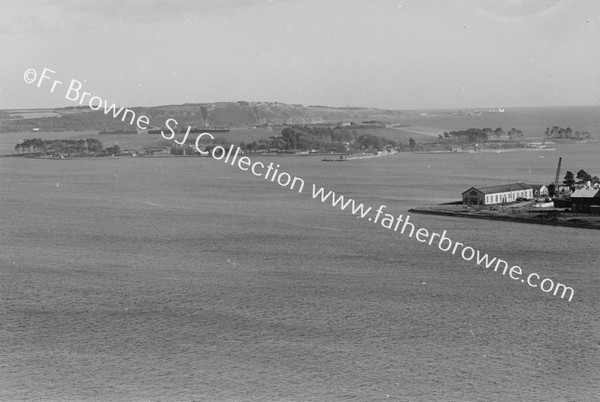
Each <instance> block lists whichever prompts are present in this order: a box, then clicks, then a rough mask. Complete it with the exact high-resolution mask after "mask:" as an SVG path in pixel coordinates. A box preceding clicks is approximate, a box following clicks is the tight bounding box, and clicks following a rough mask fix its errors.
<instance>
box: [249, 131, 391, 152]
mask: <svg viewBox="0 0 600 402" xmlns="http://www.w3.org/2000/svg"><path fill="white" fill-rule="evenodd" d="M397 147H402V144H400V143H399V142H397V141H393V140H389V139H387V138H384V137H380V136H377V135H373V134H368V133H365V134H358V133H357V131H356V130H347V129H340V128H337V127H329V126H306V125H305V126H299V125H296V126H291V127H286V128H284V129H283V130H282V131H281V136H273V137H269V138H266V139H261V140H258V141H253V142H251V143H249V144H246V143H245V142H242V143H240V148H242V149H243V150H245V151H248V152H256V151H261V150H273V149H276V150H278V151H295V150H301V151H310V150H313V149H316V150H320V151H325V152H348V151H353V152H359V151H381V150H384V149H386V148H397Z"/></svg>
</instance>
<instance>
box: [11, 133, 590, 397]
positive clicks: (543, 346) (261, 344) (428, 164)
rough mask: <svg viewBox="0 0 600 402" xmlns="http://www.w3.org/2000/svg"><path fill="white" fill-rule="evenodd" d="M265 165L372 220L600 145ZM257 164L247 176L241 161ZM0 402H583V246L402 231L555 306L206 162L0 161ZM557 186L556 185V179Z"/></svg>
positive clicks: (519, 234)
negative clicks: (347, 201) (515, 270)
mask: <svg viewBox="0 0 600 402" xmlns="http://www.w3.org/2000/svg"><path fill="white" fill-rule="evenodd" d="M555 148H556V151H546V152H534V151H532V152H527V151H519V152H502V153H475V154H440V155H434V154H420V155H416V154H401V155H396V156H389V157H381V158H372V159H361V160H354V161H348V162H343V163H332V162H321V161H320V158H319V157H279V158H277V157H271V158H268V157H262V159H261V160H263V161H265V162H268V161H276V162H277V163H278V164H280V165H281V166H282V168H281V169H282V170H285V171H287V172H288V173H290V174H293V175H294V176H297V177H301V178H303V179H304V180H305V182H306V185H307V187H306V188H307V190H308V189H309V188H310V185H311V184H312V183H314V184H316V185H318V186H323V187H324V188H326V189H328V190H333V191H336V192H337V193H339V194H344V195H345V196H348V197H352V198H354V199H355V200H356V201H358V202H363V203H364V204H365V205H369V206H373V207H374V208H375V207H378V206H379V205H382V204H384V205H386V207H387V209H386V212H389V213H392V214H407V213H408V214H410V213H409V212H408V209H409V208H411V207H415V206H419V205H426V204H431V203H439V202H448V201H452V200H457V199H460V193H461V192H462V191H464V190H466V189H467V188H469V187H471V186H474V185H491V184H500V183H509V182H515V181H520V182H526V183H541V184H548V183H550V182H552V181H553V180H554V175H555V171H556V164H557V162H558V157H559V156H562V157H563V172H564V171H565V170H572V171H574V172H576V171H578V170H579V169H580V168H584V169H585V170H587V171H588V172H589V173H591V174H596V175H597V174H599V173H600V165H599V164H598V157H597V155H598V152H599V151H600V144H586V145H582V144H572V145H560V144H558V145H556V146H555ZM256 158H258V157H256ZM0 169H1V171H2V175H1V178H0V182H1V184H0V194H1V203H0V216H1V218H2V231H1V243H0V244H1V248H2V253H1V254H0V301H1V305H2V309H1V310H0V322H1V327H0V399H1V400H22V399H36V400H205V401H324V400H335V401H337V400H348V401H372V400H423V401H432V400H440V401H446V400H457V401H458V400H461V401H462V400H473V401H474V400H478V401H479V400H497V401H509V400H512V401H522V400H544V401H556V400H589V401H592V400H597V399H598V396H599V395H600V386H599V384H600V349H599V344H600V325H599V322H598V316H599V313H600V310H599V296H598V288H599V285H600V273H599V271H598V266H599V265H598V240H599V239H600V236H599V232H597V231H594V230H583V229H574V228H564V227H551V226H537V225H530V224H519V223H511V222H496V221H484V220H471V219H467V220H463V219H459V218H451V217H440V216H426V215H413V214H411V222H414V223H415V224H416V225H418V226H420V227H425V228H427V229H429V230H431V231H435V232H438V233H441V232H442V231H444V230H447V231H448V235H449V236H452V238H453V239H454V240H456V241H460V242H462V243H465V244H467V245H469V246H472V247H474V248H476V249H480V250H482V251H485V252H488V253H490V255H494V256H496V257H498V258H502V259H505V260H507V261H510V262H511V263H514V264H518V265H519V266H521V267H523V269H524V270H526V271H527V272H537V273H538V274H540V276H542V277H548V278H551V279H553V280H554V281H555V282H561V283H564V284H567V285H568V286H571V287H573V289H574V290H575V295H574V297H573V300H572V301H571V302H569V301H567V300H564V299H561V298H559V297H555V296H553V295H552V294H545V293H543V292H542V291H541V290H539V289H533V288H530V287H528V286H525V285H523V284H521V283H518V282H517V281H513V280H510V279H509V278H507V277H504V276H502V275H500V274H498V273H494V272H493V271H489V270H485V269H482V268H480V267H478V266H477V265H476V264H475V262H467V261H464V260H463V259H462V258H460V257H459V256H452V255H451V254H449V253H445V252H441V251H439V250H438V249H436V248H435V247H434V246H429V245H427V244H424V243H419V242H417V241H416V240H414V238H413V239H410V238H407V237H406V236H402V235H400V234H399V233H394V232H393V231H390V230H387V229H385V228H383V227H381V226H379V225H374V224H373V223H369V222H368V221H367V220H365V219H358V218H357V217H355V216H353V215H352V214H351V213H349V212H347V211H341V210H340V209H339V208H334V207H332V206H331V205H327V204H325V203H322V202H321V201H319V200H315V199H313V198H312V197H311V195H310V193H309V192H308V191H307V190H305V191H304V193H303V194H298V193H297V192H295V191H290V190H289V189H286V188H282V187H281V186H279V185H277V184H276V183H271V182H268V181H266V180H264V179H261V178H258V177H255V176H253V175H252V174H250V173H249V172H244V171H241V170H239V169H238V168H237V167H232V166H229V165H226V164H224V163H223V162H219V161H215V160H212V159H211V158H198V157H197V158H193V157H192V158H185V157H181V158H123V159H120V158H97V159H87V160H83V159H82V160H60V161H59V160H37V159H22V158H11V159H3V160H2V161H0ZM563 175H564V173H563Z"/></svg>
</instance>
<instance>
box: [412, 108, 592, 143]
mask: <svg viewBox="0 0 600 402" xmlns="http://www.w3.org/2000/svg"><path fill="white" fill-rule="evenodd" d="M431 113H432V114H435V112H431ZM406 123H408V124H412V125H417V126H424V127H433V128H437V129H441V130H447V131H451V130H465V129H468V128H472V127H474V128H485V127H490V128H493V129H495V128H497V127H501V128H503V129H504V130H505V131H508V130H510V129H511V128H513V127H514V128H517V129H520V130H522V131H523V133H524V134H525V135H526V136H530V137H543V136H544V131H545V129H546V127H553V126H559V127H563V128H567V127H571V129H573V132H575V131H580V132H583V131H588V132H589V133H590V134H592V135H593V136H596V137H599V136H600V106H572V107H564V106H563V107H544V108H536V107H517V108H510V107H507V108H505V111H504V113H492V114H482V115H475V116H447V115H444V116H428V117H416V118H411V119H406Z"/></svg>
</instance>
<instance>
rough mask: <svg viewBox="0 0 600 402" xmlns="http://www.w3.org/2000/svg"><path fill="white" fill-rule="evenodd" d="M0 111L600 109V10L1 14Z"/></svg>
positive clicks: (131, 6) (496, 7) (100, 9)
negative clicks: (267, 104) (82, 97)
mask: <svg viewBox="0 0 600 402" xmlns="http://www.w3.org/2000/svg"><path fill="white" fill-rule="evenodd" d="M0 54H1V55H2V56H1V57H2V63H1V73H0V74H1V75H0V109H8V108H38V107H62V106H73V105H75V103H74V102H71V101H69V100H67V99H65V97H64V94H65V92H66V89H65V90H63V91H62V92H59V91H57V92H55V93H50V90H49V86H46V87H44V86H42V87H40V88H37V87H36V86H35V85H31V84H29V85H28V84H26V83H25V82H24V79H23V74H24V72H25V70H26V69H28V68H34V69H36V70H37V71H38V72H41V70H43V69H44V68H45V67H46V68H50V69H52V70H55V71H56V78H57V79H59V80H62V81H64V82H69V81H70V80H71V79H77V80H79V81H81V82H84V80H86V81H85V82H84V90H87V91H88V92H90V93H91V94H92V95H96V96H99V97H100V98H102V99H106V100H108V101H110V102H115V103H116V104H117V105H118V106H142V105H144V106H153V105H164V104H181V103H201V102H217V101H238V100H248V101H277V102H284V103H301V104H305V105H315V104H319V105H328V106H347V105H350V106H369V107H379V108H389V109H431V108H461V107H464V108H466V107H511V106H563V105H564V106H568V105H598V104H600V1H595V0H588V1H585V0H581V1H572V0H563V1H561V0H496V1H482V0H454V1H452V0H448V1H416V0H411V1H408V0H314V1H312V0H248V1H245V0H199V1H166V0H144V1H142V0H121V1H106V0H104V1H81V0H70V1H69V0H55V1H17V0H8V1H6V0H3V1H2V3H0Z"/></svg>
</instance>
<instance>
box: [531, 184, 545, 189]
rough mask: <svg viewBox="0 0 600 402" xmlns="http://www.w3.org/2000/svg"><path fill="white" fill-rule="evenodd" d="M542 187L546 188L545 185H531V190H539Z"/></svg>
mask: <svg viewBox="0 0 600 402" xmlns="http://www.w3.org/2000/svg"><path fill="white" fill-rule="evenodd" d="M542 187H547V186H546V185H545V184H531V188H533V189H534V190H541V188H542Z"/></svg>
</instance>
